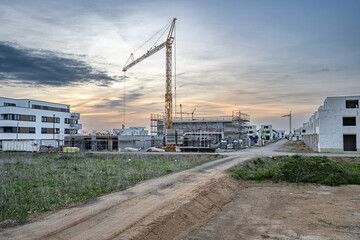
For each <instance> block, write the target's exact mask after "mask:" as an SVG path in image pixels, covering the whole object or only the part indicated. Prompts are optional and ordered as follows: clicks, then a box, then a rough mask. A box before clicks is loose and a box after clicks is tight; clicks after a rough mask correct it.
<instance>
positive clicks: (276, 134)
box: [273, 129, 285, 139]
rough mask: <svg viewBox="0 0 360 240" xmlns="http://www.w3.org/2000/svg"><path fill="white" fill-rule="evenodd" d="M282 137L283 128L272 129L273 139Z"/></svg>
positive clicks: (283, 133)
mask: <svg viewBox="0 0 360 240" xmlns="http://www.w3.org/2000/svg"><path fill="white" fill-rule="evenodd" d="M283 138H285V130H275V129H273V139H283Z"/></svg>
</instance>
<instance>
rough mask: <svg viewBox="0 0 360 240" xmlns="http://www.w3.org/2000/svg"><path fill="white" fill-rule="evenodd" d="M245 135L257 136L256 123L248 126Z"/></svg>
mask: <svg viewBox="0 0 360 240" xmlns="http://www.w3.org/2000/svg"><path fill="white" fill-rule="evenodd" d="M247 135H248V137H256V136H257V133H256V125H251V126H248V131H247Z"/></svg>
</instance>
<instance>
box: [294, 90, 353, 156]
mask: <svg viewBox="0 0 360 240" xmlns="http://www.w3.org/2000/svg"><path fill="white" fill-rule="evenodd" d="M359 101H360V96H346V97H328V98H326V99H325V101H324V105H323V106H320V107H319V108H318V110H317V111H316V112H315V113H314V114H313V115H312V116H311V117H310V119H309V121H308V122H307V123H305V124H304V125H303V128H302V129H301V132H302V137H303V139H304V142H305V144H306V145H308V146H309V147H310V148H312V149H313V150H314V151H319V152H348V151H353V152H360V118H359Z"/></svg>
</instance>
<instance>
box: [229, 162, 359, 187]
mask: <svg viewBox="0 0 360 240" xmlns="http://www.w3.org/2000/svg"><path fill="white" fill-rule="evenodd" d="M230 171H231V172H232V174H233V176H235V177H236V178H238V179H244V180H256V181H264V180H271V181H274V182H279V181H287V182H296V183H297V182H305V183H319V184H326V185H330V186H338V185H341V184H360V163H348V162H335V161H332V160H329V159H327V158H326V157H303V156H299V155H295V156H291V157H286V158H283V159H280V160H274V159H267V160H263V159H256V160H252V161H248V162H246V163H244V164H242V165H241V166H238V167H235V168H232V169H231V170H230Z"/></svg>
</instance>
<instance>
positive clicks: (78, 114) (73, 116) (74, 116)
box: [71, 113, 80, 120]
mask: <svg viewBox="0 0 360 240" xmlns="http://www.w3.org/2000/svg"><path fill="white" fill-rule="evenodd" d="M71 118H72V119H77V120H79V119H80V113H71Z"/></svg>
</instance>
